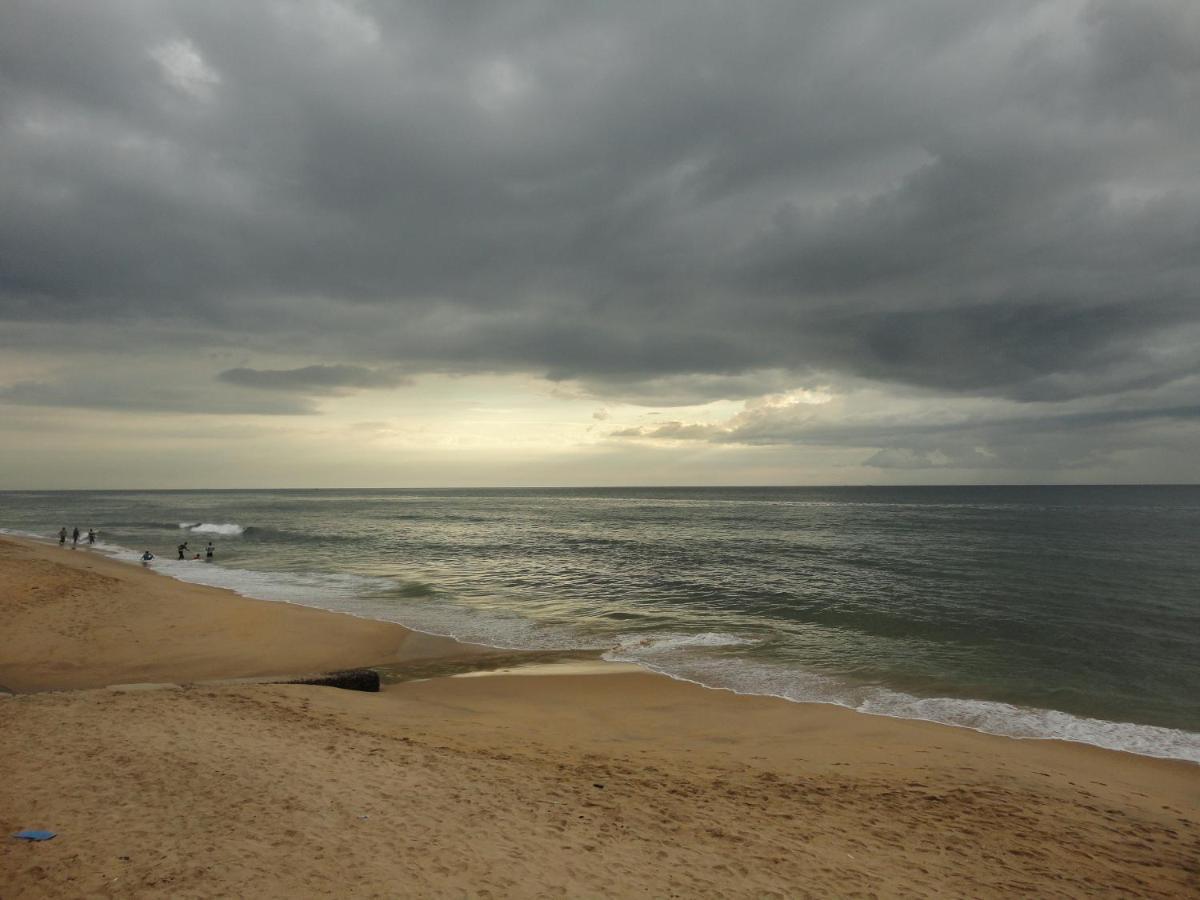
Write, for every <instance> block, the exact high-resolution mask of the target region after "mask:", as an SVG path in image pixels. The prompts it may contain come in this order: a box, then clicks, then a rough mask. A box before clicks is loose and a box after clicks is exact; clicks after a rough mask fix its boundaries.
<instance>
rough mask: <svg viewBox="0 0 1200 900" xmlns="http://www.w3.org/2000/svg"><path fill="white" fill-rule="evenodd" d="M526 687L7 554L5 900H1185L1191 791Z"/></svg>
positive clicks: (743, 706)
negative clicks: (369, 679)
mask: <svg viewBox="0 0 1200 900" xmlns="http://www.w3.org/2000/svg"><path fill="white" fill-rule="evenodd" d="M515 662H516V660H514V658H513V656H512V655H511V654H504V655H499V654H493V653H490V652H489V651H488V650H487V649H486V648H479V647H471V646H468V645H463V644H458V643H456V642H454V641H450V640H447V639H442V638H433V637H429V636H425V635H420V634H416V633H414V632H411V631H408V630H406V629H404V628H401V627H400V626H397V625H392V624H387V623H381V622H373V621H368V620H364V619H357V618H353V617H350V616H345V615H339V614H335V613H326V612H322V611H319V610H313V609H307V608H302V607H298V606H293V605H289V604H283V603H267V602H263V601H256V600H249V599H245V598H242V597H239V596H237V595H234V594H232V593H229V592H225V591H220V590H216V589H211V588H203V587H197V586H193V585H187V584H183V583H181V582H177V581H174V580H171V579H168V578H165V577H163V576H160V575H157V574H155V573H154V572H152V571H147V570H143V569H140V568H138V567H135V566H130V565H126V564H123V563H118V562H114V561H112V560H108V559H106V558H104V557H103V556H102V555H100V554H98V553H90V552H88V551H85V550H79V551H71V550H69V549H60V548H58V547H53V546H45V545H41V544H36V543H33V542H29V541H21V540H14V539H8V538H5V539H2V540H0V685H3V686H4V688H5V689H6V690H7V691H9V692H11V694H10V695H0V754H2V756H3V760H4V762H3V768H2V772H3V776H4V777H3V778H2V779H0V831H2V833H3V837H2V839H0V897H3V898H5V900H11V898H24V897H82V896H87V897H104V896H112V897H173V898H178V897H228V896H254V897H319V896H331V897H397V896H470V897H559V896H588V897H594V896H612V897H697V896H703V897H708V896H730V897H807V896H811V897H829V896H863V897H867V896H877V897H902V896H955V897H957V896H964V897H965V896H969V897H989V896H1013V895H1034V896H1095V895H1116V896H1147V897H1184V896H1196V895H1197V894H1198V893H1200V766H1196V765H1193V764H1191V763H1185V762H1174V761H1167V760H1156V759H1149V758H1145V757H1139V756H1134V755H1131V754H1124V753H1117V752H1113V751H1107V750H1100V749H1096V748H1093V747H1088V746H1084V745H1079V744H1070V743H1065V742H1056V741H1018V740H1012V739H1007V738H998V737H991V736H988V735H983V734H978V733H975V732H972V731H968V730H965V729H955V728H948V727H943V726H938V725H932V724H926V723H919V722H909V721H901V720H893V719H885V718H880V717H871V716H864V715H859V714H857V713H853V712H850V711H847V710H842V709H838V708H834V707H827V706H819V705H802V704H794V703H789V702H786V701H782V700H775V699H771V698H763V697H743V696H737V695H734V694H731V693H728V692H723V691H712V690H707V689H704V688H701V687H698V686H695V685H691V684H685V683H681V682H676V681H672V680H670V679H667V678H664V677H660V676H655V675H650V674H646V673H642V672H639V671H631V670H628V669H626V668H624V667H606V666H603V665H598V664H595V663H580V662H579V661H568V662H561V663H555V662H549V663H547V662H545V661H540V660H538V659H536V658H535V657H530V662H531V663H536V664H534V665H530V666H527V667H522V668H516V669H513V665H514V663H515ZM435 663H436V664H437V665H444V666H445V667H446V668H451V669H472V670H474V671H473V672H472V673H471V675H472V677H434V678H424V679H421V680H409V681H402V682H400V683H395V684H388V685H386V686H385V688H384V690H383V691H382V692H380V693H378V694H366V693H358V692H351V691H343V690H336V689H332V688H323V687H310V686H302V685H294V684H291V685H288V684H259V683H228V682H230V681H231V680H238V679H243V680H261V679H272V678H278V679H282V678H286V677H289V676H296V675H304V674H310V673H315V672H323V671H329V670H334V669H342V668H348V667H354V666H384V667H388V669H389V671H394V672H400V673H403V672H404V670H405V667H411V671H412V672H413V673H426V674H427V673H428V671H429V669H430V667H431V665H433V664H435ZM498 666H499V667H502V668H499V669H497V668H495V667H498ZM489 667H492V668H491V670H490V671H489ZM221 682H226V683H221ZM114 686H117V687H114ZM26 828H36V829H48V830H52V831H55V832H57V837H56V838H55V839H53V840H51V841H47V842H44V843H26V842H22V841H17V840H14V839H12V838H11V837H10V835H12V834H13V833H15V832H17V831H19V830H21V829H26Z"/></svg>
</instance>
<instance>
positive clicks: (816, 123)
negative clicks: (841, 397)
mask: <svg viewBox="0 0 1200 900" xmlns="http://www.w3.org/2000/svg"><path fill="white" fill-rule="evenodd" d="M0 26H2V27H0V60H2V61H3V62H0V97H2V98H3V99H2V105H0V148H2V149H0V182H2V183H3V184H4V185H5V202H4V203H3V205H2V207H0V322H5V323H9V324H10V325H11V326H12V327H14V328H15V327H18V326H20V327H22V328H30V329H32V328H37V327H38V326H40V325H46V326H48V327H50V328H51V329H52V332H53V333H58V334H59V335H60V337H59V340H62V341H64V342H67V341H70V342H78V343H79V344H80V345H81V346H83V347H85V348H87V347H94V348H96V349H99V345H100V343H101V342H104V343H106V344H107V345H111V344H112V343H114V342H115V343H117V344H121V343H122V342H125V344H124V345H125V347H127V349H128V350H129V351H130V352H131V353H136V352H137V351H138V348H139V346H140V345H141V344H143V343H144V342H145V341H146V339H147V336H148V335H151V334H152V335H153V336H154V340H155V341H156V342H158V344H159V345H160V346H161V345H163V344H170V345H174V346H178V347H180V348H195V347H200V348H204V349H212V348H221V349H228V348H231V347H232V348H242V349H245V350H246V351H247V353H246V354H245V355H243V356H240V357H239V359H244V358H247V357H250V356H253V355H254V354H256V353H259V352H262V353H264V354H276V355H284V354H286V355H287V356H288V359H289V361H293V360H294V361H296V362H297V363H303V365H297V367H296V368H293V369H279V370H256V369H248V368H235V369H226V370H225V371H224V372H223V373H222V374H221V376H220V378H221V383H220V384H218V385H216V386H214V388H213V393H214V394H217V393H221V392H224V391H229V392H230V396H229V398H228V399H218V398H216V397H213V398H211V399H209V400H207V401H204V402H210V403H211V404H212V405H214V406H219V405H220V404H221V403H226V404H229V405H230V406H231V407H237V406H238V404H239V403H240V404H242V405H245V404H246V403H247V401H246V400H244V399H239V398H238V397H236V396H235V394H237V392H238V391H244V390H245V389H247V387H254V388H257V389H260V390H263V391H268V392H275V393H282V392H284V391H292V392H295V393H304V392H307V393H310V394H321V393H336V392H340V391H344V390H353V389H363V388H371V387H381V386H389V385H391V384H396V383H398V381H390V382H388V381H387V379H388V378H390V377H391V376H390V375H388V374H386V373H389V372H391V371H392V367H400V368H402V369H403V371H405V372H414V373H419V372H422V371H428V372H486V371H523V372H533V373H537V374H541V375H544V376H546V377H549V378H551V379H555V380H558V381H561V382H568V381H570V382H577V383H579V384H580V385H582V386H583V388H584V389H585V390H586V391H587V392H589V393H590V394H593V395H595V396H597V397H599V398H601V399H605V398H617V399H625V400H632V401H634V402H641V403H646V404H648V405H662V406H666V405H671V404H687V403H694V402H702V401H704V400H709V399H715V398H735V399H736V398H744V397H748V396H753V395H754V394H755V393H756V392H757V393H762V392H766V391H773V390H781V389H783V388H785V387H787V386H794V385H796V384H803V383H809V382H810V380H811V379H812V378H813V377H815V374H820V375H821V376H822V377H823V376H824V375H825V374H826V373H831V374H832V376H833V377H839V378H859V379H870V380H874V381H876V382H878V383H880V384H891V385H896V386H899V389H901V390H907V388H908V387H909V386H916V387H918V388H921V389H925V390H928V391H930V392H931V394H933V395H941V396H947V397H978V398H1007V399H1009V400H1012V401H1015V402H1018V403H1035V404H1066V406H1064V407H1063V408H1062V410H1061V411H1065V412H1070V411H1071V410H1073V409H1074V407H1072V406H1070V404H1072V403H1074V402H1075V401H1086V400H1088V399H1089V398H1100V399H1103V398H1109V399H1108V400H1106V401H1104V402H1106V403H1108V404H1109V405H1110V406H1111V407H1112V408H1113V409H1125V408H1126V407H1127V406H1129V405H1130V404H1137V403H1142V404H1145V408H1146V409H1147V410H1150V409H1153V408H1155V407H1159V406H1162V405H1163V403H1164V402H1165V401H1164V399H1163V398H1164V396H1165V395H1166V393H1170V391H1171V390H1172V385H1178V384H1179V383H1182V382H1183V381H1185V380H1186V379H1188V378H1190V377H1192V376H1194V375H1196V374H1197V372H1198V370H1200V352H1198V351H1197V349H1196V348H1197V347H1200V340H1197V337H1198V336H1200V296H1198V293H1197V292H1198V288H1197V285H1200V176H1198V175H1197V170H1196V165H1195V162H1196V155H1195V149H1194V148H1195V147H1196V146H1200V102H1197V101H1198V100H1200V9H1198V7H1197V6H1196V4H1194V3H1192V2H1189V0H1141V2H1136V3H1130V2H1125V0H1091V2H1065V3H1064V2H1027V0H1001V2H996V3H984V2H962V0H918V2H915V3H905V4H895V3H892V2H886V0H872V2H867V3H859V4H853V5H848V4H843V3H834V2H817V3H805V4H792V3H775V2H765V0H764V2H754V3H730V4H723V5H717V6H710V7H704V8H697V7H696V6H695V5H694V4H684V3H674V2H667V3H657V4H653V5H647V4H639V3H631V2H630V3H612V4H604V5H596V4H569V3H549V2H544V3H539V2H530V3H520V4H515V5H514V4H502V5H498V6H494V7H487V6H481V7H474V6H473V7H471V9H470V12H469V14H468V13H466V12H463V11H462V10H458V9H457V8H456V7H448V6H447V5H446V4H439V3H432V2H430V3H418V2H414V3H404V4H384V3H373V2H365V0H364V2H354V3H351V2H341V3H339V2H316V0H313V2H299V3H295V4H290V5H288V6H287V7H286V8H285V7H278V6H273V5H249V6H247V5H245V4H242V3H235V2H232V0H226V2H214V3H206V4H201V5H197V4H192V3H185V2H183V0H177V2H165V3H157V2H156V3H149V2H143V0H114V2H111V3H104V4H47V3H43V2H37V0H13V2H9V3H7V4H5V8H4V10H3V12H0ZM60 326H61V327H60ZM68 330H69V334H70V336H69V337H68V336H67V335H68ZM89 342H91V343H89ZM61 346H63V347H67V346H68V344H67V343H63V344H62V345H61ZM345 359H353V360H355V361H358V362H361V365H356V366H345V365H343V364H341V363H340V362H339V361H340V360H345ZM231 364H232V363H231V362H226V363H224V365H226V366H228V365H231ZM376 379H378V380H376ZM64 390H65V389H59V388H54V387H52V386H45V385H41V386H39V385H36V384H29V385H25V386H21V385H14V386H10V388H8V389H7V393H6V394H5V395H4V397H5V398H6V399H7V400H8V402H12V403H33V402H45V403H56V402H64V401H63V398H64V397H68V396H69V397H73V398H74V399H72V400H71V401H70V402H73V403H76V402H77V403H81V404H90V403H95V404H97V405H112V404H115V403H122V402H125V401H124V400H122V399H121V398H116V399H107V400H106V399H105V398H103V397H98V396H93V395H84V394H81V393H79V392H75V393H73V394H67V393H64ZM1156 392H1159V393H1156ZM1160 393H1161V394H1162V396H1160ZM89 396H91V399H89ZM39 397H40V398H42V400H40V401H39V400H37V399H36V398H39ZM55 398H58V399H57V400H56V399H55ZM160 402H161V403H163V404H170V403H172V402H178V403H180V404H181V405H182V408H192V407H194V406H195V405H196V403H197V402H199V401H196V400H195V399H194V398H187V397H178V398H176V399H172V397H171V396H170V395H166V394H164V395H163V396H162V398H161V401H160ZM279 402H280V403H282V404H283V405H286V403H287V402H291V401H286V400H280V401H279ZM258 403H259V401H257V400H256V401H255V405H257V404H258ZM268 405H269V404H268ZM1039 417H1040V418H1041V419H1042V420H1043V421H1044V424H1045V427H1046V428H1048V429H1049V428H1052V427H1063V428H1068V427H1074V426H1069V424H1068V423H1067V421H1066V420H1063V421H1061V422H1060V423H1059V425H1058V426H1055V425H1054V424H1053V422H1052V420H1051V419H1050V418H1047V417H1042V416H1040V413H1039ZM997 427H998V428H999V427H1000V426H997ZM1004 427H1011V428H1018V426H1017V425H1014V424H1012V423H1010V424H1008V425H1005V426H1004ZM1018 430H1019V428H1018ZM873 446H879V445H878V444H875V445H873ZM901 449H903V448H901ZM908 449H909V450H911V451H912V453H913V455H911V456H909V457H903V458H904V459H908V460H910V462H911V461H916V462H920V461H921V460H926V461H928V460H934V461H938V460H941V457H926V456H922V455H921V453H922V452H924V451H922V450H921V449H920V448H908ZM879 459H880V460H881V461H883V462H888V461H891V462H893V463H897V464H898V463H899V462H900V461H901V459H902V457H900V456H896V455H894V454H893V455H892V456H883V457H880V458H879Z"/></svg>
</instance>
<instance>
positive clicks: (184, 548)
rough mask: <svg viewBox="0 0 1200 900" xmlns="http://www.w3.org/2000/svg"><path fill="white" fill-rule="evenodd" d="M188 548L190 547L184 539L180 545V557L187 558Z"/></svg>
mask: <svg viewBox="0 0 1200 900" xmlns="http://www.w3.org/2000/svg"><path fill="white" fill-rule="evenodd" d="M187 549H188V545H187V541H184V542H183V543H182V544H180V545H179V558H180V559H187V556H186V554H187Z"/></svg>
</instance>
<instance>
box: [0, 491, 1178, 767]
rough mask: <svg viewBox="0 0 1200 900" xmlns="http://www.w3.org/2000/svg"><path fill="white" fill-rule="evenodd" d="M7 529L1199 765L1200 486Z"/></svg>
mask: <svg viewBox="0 0 1200 900" xmlns="http://www.w3.org/2000/svg"><path fill="white" fill-rule="evenodd" d="M0 525H3V526H4V527H5V528H7V529H8V530H10V531H13V532H14V533H25V534H33V535H37V536H40V537H43V538H49V537H51V536H52V535H53V534H55V533H56V532H57V531H58V529H59V528H60V527H63V526H65V527H66V528H67V530H68V532H69V531H70V530H71V529H72V528H73V527H75V526H78V527H79V528H80V529H81V530H82V531H83V532H84V533H85V534H86V531H87V529H88V528H96V529H97V530H98V532H99V536H100V541H99V544H98V547H99V548H100V549H102V550H104V551H105V552H109V553H111V554H113V555H115V556H117V557H119V558H122V559H126V560H130V561H133V560H135V559H136V558H137V557H138V556H140V554H141V553H142V551H143V550H147V549H148V550H150V551H151V552H153V553H154V554H156V556H157V557H158V558H157V559H156V560H155V561H154V563H153V566H154V568H156V569H158V570H159V571H161V572H163V573H165V574H168V575H171V576H174V577H177V578H181V579H184V580H187V581H193V582H198V583H201V584H209V585H216V586H220V587H226V588H232V589H233V590H235V591H238V592H240V593H242V594H245V595H247V596H252V597H259V598H262V599H267V600H283V601H290V602H293V603H300V604H305V605H309V606H316V607H321V608H325V609H331V610H339V611H345V612H350V613H353V614H355V615H359V616H367V617H370V618H376V619H382V620H386V621H392V622H399V623H401V624H404V625H407V626H410V627H412V628H415V629H418V630H421V631H427V632H431V633H436V634H445V635H451V636H454V637H458V638H461V639H464V640H468V641H476V642H481V643H486V644H491V645H494V646H498V647H508V648H597V649H600V650H602V651H603V652H604V654H605V656H606V657H607V658H610V659H614V660H622V661H627V662H633V663H637V664H639V665H641V666H643V667H645V668H647V669H651V670H654V671H658V672H663V673H665V674H668V675H671V676H674V677H676V678H681V679H687V680H691V681H696V682H699V683H701V684H705V685H709V686H712V687H720V688H728V689H731V690H735V691H739V692H743V693H752V694H768V695H773V696H778V697H784V698H787V699H790V700H795V701H816V702H822V703H834V704H839V705H842V706H846V707H849V708H852V709H858V710H861V711H863V712H868V713H875V714H880V715H888V716H897V717H904V718H915V719H927V720H931V721H937V722H944V723H947V724H953V725H960V726H966V727H970V728H975V729H979V730H982V731H986V732H991V733H995V734H1003V735H1010V736H1015V737H1029V738H1067V739H1072V740H1078V741H1084V742H1087V743H1092V744H1097V745H1100V746H1104V747H1110V748H1115V749H1122V750H1129V751H1133V752H1137V753H1143V754H1148V755H1154V756H1164V757H1174V758H1180V759H1189V760H1193V761H1197V762H1200V553H1198V550H1200V487H1194V486H1188V487H1180V486H1108V487H927V488H898V487H896V488H696V489H692V488H660V489H649V488H638V489H586V490H578V489H561V490H310V491H173V492H157V491H155V492H109V491H104V492H19V493H0ZM183 541H187V542H188V554H187V555H188V556H189V557H190V556H192V555H194V554H195V553H197V552H198V553H200V554H201V555H203V553H204V547H205V545H206V544H207V543H208V542H209V541H212V542H213V543H214V545H215V548H216V553H215V558H214V561H213V562H212V563H205V562H196V561H192V560H190V559H189V560H186V561H183V562H180V561H178V560H177V559H176V557H177V553H176V546H177V545H178V544H179V543H181V542H183ZM68 543H69V541H68Z"/></svg>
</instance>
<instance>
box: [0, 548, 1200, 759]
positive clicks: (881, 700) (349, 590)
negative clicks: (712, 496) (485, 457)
mask: <svg viewBox="0 0 1200 900" xmlns="http://www.w3.org/2000/svg"><path fill="white" fill-rule="evenodd" d="M181 527H182V526H181ZM236 527H239V528H240V527H241V526H236ZM0 533H8V534H13V535H14V536H19V537H27V538H31V539H35V540H38V541H41V542H46V543H50V544H54V543H55V541H54V540H53V539H47V538H46V536H44V535H34V534H28V533H21V532H17V531H14V530H10V529H0ZM82 546H83V545H81V547H82ZM94 549H95V550H98V551H101V552H104V553H106V554H107V555H110V556H112V557H113V558H115V559H117V560H120V561H122V562H126V563H138V562H139V557H140V554H139V553H138V552H137V551H134V550H131V549H129V548H126V547H121V546H119V545H115V544H108V543H104V542H98V543H97V544H96V545H95V547H94ZM151 568H153V569H154V570H155V571H158V572H160V573H161V574H164V575H168V576H170V577H172V578H175V579H177V580H180V581H184V582H190V583H193V584H200V585H206V586H210V587H217V588H224V589H227V590H231V591H233V592H234V593H237V594H241V595H242V596H246V597H251V598H254V599H259V600H271V601H280V602H287V603H293V604H297V605H301V606H308V607H313V608H317V609H325V610H329V611H332V612H339V613H347V614H350V615H355V616H358V617H360V618H366V619H375V620H379V621H385V622H392V623H395V624H399V625H402V626H404V627H406V628H409V629H411V630H414V631H418V632H421V633H424V634H428V635H433V636H437V637H448V638H453V639H455V640H459V641H463V642H467V643H473V644H484V645H487V646H490V647H495V648H497V649H505V650H548V649H555V650H579V649H600V650H604V653H603V658H604V659H605V660H609V661H612V662H616V663H624V664H632V665H636V666H639V667H641V668H642V669H645V670H647V671H650V672H655V673H658V674H661V675H666V676H668V677H670V678H673V679H676V680H679V681H685V682H690V683H694V684H698V685H702V686H704V687H708V688H713V689H719V690H727V691H731V692H733V693H737V694H744V695H757V696H769V697H777V698H781V699H785V700H789V701H792V702H796V703H821V704H829V705H834V706H839V707H843V708H846V709H850V710H854V711H856V712H860V713H863V714H867V715H875V716H883V717H887V718H895V719H909V720H917V721H925V722H934V723H938V724H942V725H950V726H955V727H960V728H968V729H971V730H974V731H979V732H982V733H985V734H992V735H998V736H1003V737H1010V738H1017V739H1036V740H1065V741H1073V742H1077V743H1083V744H1089V745H1092V746H1097V747H1103V748H1105V749H1109V750H1118V751H1124V752H1129V753H1135V754H1139V755H1143V756H1150V757H1156V758H1163V759H1177V760H1184V761H1189V762H1193V763H1200V734H1195V733H1192V732H1187V731H1183V730H1179V729H1173V728H1165V727H1161V726H1155V725H1143V724H1136V723H1127V722H1112V721H1106V720H1101V719H1093V718H1087V717H1081V716H1076V715H1073V714H1070V713H1066V712H1061V711H1058V710H1052V709H1039V708H1029V707H1020V706H1015V705H1012V704H1007V703H1001V702H996V701H989V700H975V699H969V698H953V697H918V696H914V695H912V694H908V693H905V692H903V691H898V690H894V689H891V688H887V687H884V686H879V685H870V686H861V685H854V684H850V683H847V682H845V681H842V680H839V679H837V678H833V677H830V676H827V675H822V674H818V673H813V672H806V671H803V670H800V669H797V668H795V667H791V666H786V665H783V664H772V663H767V662H759V661H754V660H748V659H744V658H738V657H736V656H729V655H724V654H723V655H720V656H717V657H714V656H712V655H706V652H707V651H710V650H714V649H715V650H722V649H726V650H727V649H729V648H736V647H738V646H751V645H754V644H755V643H757V641H755V640H754V639H752V638H749V637H746V636H743V635H738V634H734V633H724V632H713V631H708V632H697V633H690V634H688V633H666V632H662V633H654V634H644V633H643V634H630V635H628V636H627V637H624V638H621V639H620V640H618V641H617V643H616V644H615V645H612V646H609V647H608V648H607V649H606V648H604V647H596V646H595V644H588V643H587V642H586V641H585V640H581V639H580V636H579V635H578V634H576V633H572V632H571V630H570V629H568V628H562V627H559V628H538V627H536V626H535V625H534V624H533V623H531V622H530V621H528V620H522V619H519V618H518V617H516V616H512V615H508V614H505V613H502V612H498V611H475V610H471V609H469V608H468V607H463V606H459V605H457V604H453V603H449V602H441V601H438V600H436V598H434V599H430V598H426V599H424V600H422V601H420V602H415V601H414V602H409V604H408V605H407V606H398V605H397V604H396V602H395V599H396V584H395V582H393V581H391V580H389V579H386V578H381V577H371V576H359V575H352V574H334V573H317V572H306V573H297V572H262V571H256V570H250V569H237V568H230V567H226V566H222V565H218V564H215V563H206V562H203V561H195V560H182V561H179V560H170V559H162V558H161V557H160V558H158V559H156V560H155V561H154V563H153V565H152V566H151Z"/></svg>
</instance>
